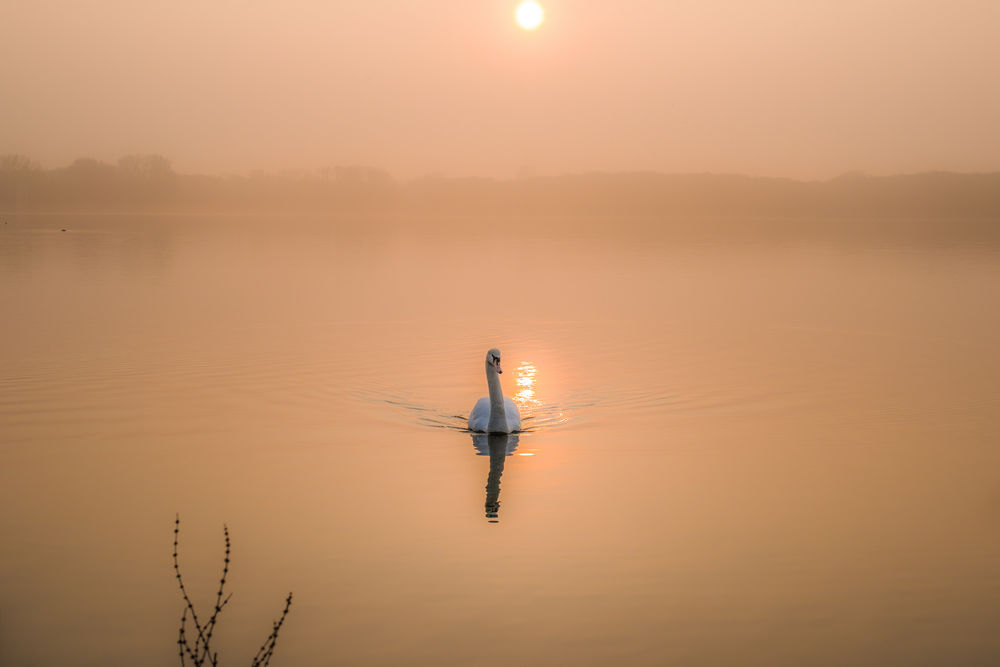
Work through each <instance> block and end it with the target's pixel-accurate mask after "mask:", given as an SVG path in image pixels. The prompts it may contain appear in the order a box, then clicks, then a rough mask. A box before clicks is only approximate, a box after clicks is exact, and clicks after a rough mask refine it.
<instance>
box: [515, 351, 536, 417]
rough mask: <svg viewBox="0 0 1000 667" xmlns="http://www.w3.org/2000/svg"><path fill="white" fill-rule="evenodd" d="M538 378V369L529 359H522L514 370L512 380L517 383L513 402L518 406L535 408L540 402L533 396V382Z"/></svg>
mask: <svg viewBox="0 0 1000 667" xmlns="http://www.w3.org/2000/svg"><path fill="white" fill-rule="evenodd" d="M537 378H538V369H537V368H535V365H534V364H533V363H531V362H530V361H522V362H521V365H520V366H518V367H517V370H516V371H514V382H515V383H516V384H517V393H516V394H514V402H515V403H517V406H518V408H520V409H522V410H523V409H525V408H529V409H530V408H536V407H538V406H540V405H541V404H542V402H541V401H539V400H538V399H537V398H535V383H536V381H537Z"/></svg>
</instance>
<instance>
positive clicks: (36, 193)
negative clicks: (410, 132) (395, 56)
mask: <svg viewBox="0 0 1000 667" xmlns="http://www.w3.org/2000/svg"><path fill="white" fill-rule="evenodd" d="M394 185H395V184H394V182H393V180H392V178H391V177H390V176H389V175H388V174H387V173H385V172H383V171H380V170H377V169H372V168H369V167H363V166H345V167H333V168H326V169H320V170H318V171H315V172H306V171H283V172H278V173H267V172H254V173H252V174H250V175H249V176H203V175H195V174H178V173H177V172H175V171H174V169H173V168H172V166H171V164H170V161H169V160H168V159H167V158H165V157H163V156H162V155H126V156H125V157H123V158H121V159H120V160H118V163H117V164H114V165H112V164H107V163H105V162H100V161H98V160H94V159H92V158H80V159H78V160H76V161H74V162H73V163H72V164H70V165H69V166H67V167H59V168H55V169H43V168H42V167H41V166H40V165H38V164H37V163H36V162H34V161H32V160H31V159H29V158H28V157H26V156H23V155H2V156H0V210H4V211H65V210H69V211H146V210H151V211H175V210H177V211H184V210H191V211H200V210H217V209H258V208H259V209H268V210H273V209H286V208H291V209H324V208H330V207H341V206H349V207H357V206H370V205H375V204H378V203H380V202H385V201H388V200H390V199H391V198H392V193H393V189H394Z"/></svg>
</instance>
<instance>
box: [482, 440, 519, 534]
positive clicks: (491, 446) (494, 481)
mask: <svg viewBox="0 0 1000 667" xmlns="http://www.w3.org/2000/svg"><path fill="white" fill-rule="evenodd" d="M517 442H518V436H517V435H516V434H514V435H507V434H505V433H490V434H486V433H473V434H472V446H473V447H475V448H476V453H477V454H479V455H480V456H489V457H490V474H489V477H487V478H486V520H487V521H489V522H490V523H498V522H499V521H500V477H501V476H502V475H503V466H504V463H505V462H506V460H507V457H508V456H511V455H512V454H513V453H514V452H515V451H516V450H517Z"/></svg>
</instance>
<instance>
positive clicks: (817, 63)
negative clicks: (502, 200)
mask: <svg viewBox="0 0 1000 667" xmlns="http://www.w3.org/2000/svg"><path fill="white" fill-rule="evenodd" d="M516 4H517V2H516V1H515V0H350V1H348V0H325V1H324V0H280V1H279V0H0V153H10V152H20V153H25V154H28V155H29V156H31V157H33V158H34V159H36V160H38V161H40V162H41V163H42V164H43V165H44V166H47V167H54V166H60V165H63V164H67V163H69V162H70V161H72V160H73V159H74V158H77V157H81V156H91V157H97V158H100V159H104V160H108V161H114V160H116V159H117V158H118V157H119V156H121V155H123V154H127V153H136V152H143V153H145V152H155V153H162V154H164V155H166V156H168V157H169V158H171V160H172V161H173V162H174V165H175V167H176V168H177V169H178V170H180V171H201V172H208V173H218V172H227V171H239V172H244V171H248V170H250V169H256V168H262V169H282V168H292V167H303V168H315V167H320V166H325V165H336V164H352V163H364V164H370V165H375V166H381V167H384V168H387V169H388V170H389V171H391V172H392V173H393V174H395V175H397V176H400V177H404V178H405V177H411V176H417V175H421V174H425V173H430V172H443V173H447V174H449V175H488V176H514V175H517V174H519V173H536V174H552V173H560V172H567V171H585V170H626V169H655V170H660V171H668V172H675V171H716V172H742V173H750V174H765V175H787V176H793V177H828V176H833V175H836V174H838V173H840V172H843V171H846V170H851V169H862V170H867V171H871V172H874V173H886V172H900V171H920V170H927V169H951V170H962V171H985V170H998V169H1000V37H998V35H1000V0H614V1H610V0H608V1H606V2H601V1H599V0H547V1H546V0H542V4H543V5H544V6H545V9H546V12H547V17H546V22H545V23H544V24H543V25H542V27H541V28H539V29H538V30H537V31H535V32H527V31H524V30H522V29H520V28H519V27H518V26H517V25H516V23H515V22H514V20H513V15H514V8H515V6H516Z"/></svg>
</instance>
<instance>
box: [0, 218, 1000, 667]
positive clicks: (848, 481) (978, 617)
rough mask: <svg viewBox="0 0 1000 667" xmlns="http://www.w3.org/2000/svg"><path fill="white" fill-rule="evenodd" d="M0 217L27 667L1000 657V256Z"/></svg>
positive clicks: (16, 553) (879, 246) (14, 538)
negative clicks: (487, 399) (192, 614)
mask: <svg viewBox="0 0 1000 667" xmlns="http://www.w3.org/2000/svg"><path fill="white" fill-rule="evenodd" d="M5 218H6V219H7V220H8V224H7V225H5V226H4V227H3V228H2V229H0V308H2V312H3V314H4V318H3V319H4V324H3V326H2V327H0V349H2V350H3V352H2V360H3V362H2V366H0V440H2V445H0V457H2V458H0V461H2V468H0V507H2V510H0V533H2V535H3V536H4V538H3V540H0V662H2V663H3V664H4V665H55V664H59V665H118V664H121V665H125V664H130V665H133V664H144V665H168V664H175V662H176V660H177V657H176V647H175V643H174V642H175V641H176V630H177V625H178V621H179V619H180V613H181V610H182V602H181V599H180V595H179V593H178V592H177V590H176V589H175V587H174V580H173V576H172V569H171V560H170V555H171V542H172V528H173V520H174V515H175V512H177V513H179V514H180V516H181V520H182V531H181V547H180V551H181V565H182V569H183V571H184V572H185V574H186V576H187V579H188V585H189V588H190V589H191V590H192V591H193V592H195V593H196V595H195V601H196V603H198V604H203V605H207V604H208V603H209V601H210V600H211V599H214V590H215V589H214V585H215V580H216V579H217V577H218V569H219V567H220V566H221V559H222V547H223V545H222V525H223V523H226V524H228V526H229V529H230V532H231V535H232V540H233V562H232V569H231V575H230V581H229V586H230V587H231V589H232V590H233V591H234V597H233V600H232V602H231V603H230V606H229V607H228V608H227V609H226V611H225V612H224V614H223V616H222V619H221V621H220V626H219V630H218V634H217V637H218V642H219V643H218V650H219V652H220V656H221V658H222V659H223V660H224V661H226V662H227V663H229V662H234V663H239V662H247V663H249V659H250V657H251V656H252V655H253V654H254V652H255V651H256V649H257V647H258V646H259V645H260V643H261V642H262V641H263V639H264V637H265V636H266V635H267V632H268V631H269V630H270V623H271V621H272V619H274V618H276V616H277V615H278V614H279V613H280V609H281V606H282V602H283V599H284V596H285V594H286V593H287V592H288V591H294V592H295V603H294V604H293V607H292V611H291V614H290V615H289V617H288V620H287V622H286V625H285V627H284V629H283V630H282V636H281V639H280V641H279V644H278V648H277V652H276V655H275V659H274V663H273V664H275V665H306V666H308V665H334V664H352V665H466V664H477V665H507V664H524V665H551V664H578V665H584V664H595V665H597V664H635V665H659V664H686V665H755V664H759V665H801V664H844V665H846V664H850V665H940V664H969V665H971V664H992V663H995V662H997V661H1000V638H998V637H1000V635H998V634H997V632H996V627H997V626H996V621H997V619H998V618H1000V533H998V531H997V526H998V525H1000V521H998V520H1000V453H998V451H997V447H996V443H997V442H998V441H1000V438H998V436H1000V429H998V427H997V424H996V415H997V414H998V410H997V408H998V407H1000V406H998V403H1000V382H998V380H1000V348H998V347H997V344H996V341H997V340H998V338H1000V309H998V308H996V304H997V303H1000V255H998V253H997V250H996V248H995V246H994V245H993V244H989V243H985V244H984V243H968V242H963V243H943V242H941V241H940V238H939V237H937V236H935V237H934V239H933V241H931V240H927V239H924V240H923V241H922V242H920V243H909V242H906V241H905V236H903V237H900V236H898V235H897V236H895V237H889V238H869V237H865V238H844V239H838V238H835V236H836V235H831V234H828V233H824V234H821V235H818V236H815V237H813V238H810V237H808V235H806V236H803V235H801V234H769V235H767V237H766V239H763V240H756V241H755V240H754V235H753V234H751V233H747V232H746V230H744V231H743V233H740V234H727V233H726V232H725V229H720V230H716V231H714V232H711V233H673V232H670V231H669V230H668V231H657V229H658V228H657V227H656V226H655V225H654V226H653V227H648V226H647V227H643V231H642V233H636V234H632V233H622V234H618V233H616V232H615V231H614V230H615V229H616V228H617V222H616V221H603V222H601V223H600V224H597V225H596V227H595V226H584V225H583V223H581V226H580V229H579V230H578V232H579V233H574V227H573V223H572V221H570V222H569V223H567V222H566V221H561V222H560V223H559V224H555V223H553V224H552V225H548V224H546V223H545V221H538V224H529V225H522V226H521V227H518V231H517V233H513V232H511V231H510V230H509V229H507V228H506V227H505V225H504V224H503V221H497V220H490V219H488V218H484V219H483V220H474V219H468V220H447V221H442V222H441V223H440V224H436V223H435V222H434V221H426V220H425V221H420V224H414V225H412V226H410V227H404V228H402V229H400V228H393V229H379V228H378V224H377V221H374V222H373V221H370V220H338V219H330V218H321V217H316V218H309V217H284V218H282V217H267V218H265V217H253V216H215V217H194V216H191V217H184V216H173V217H154V216H5ZM588 224H592V221H591V223H588ZM692 224H693V223H692ZM852 224H853V225H855V226H857V224H858V223H857V222H856V221H855V222H853V223H852ZM894 224H897V226H898V223H894ZM693 228H694V229H696V230H697V229H701V228H698V227H697V226H694V227H693ZM62 229H65V230H66V231H61V230H62ZM476 229H481V230H483V231H482V232H472V231H470V230H476ZM824 229H829V226H828V227H825V228H824ZM428 230H430V231H428ZM546 230H547V231H546ZM674 231H676V230H674ZM688 231H690V230H688ZM900 239H903V240H900ZM494 346H495V347H499V348H500V349H501V350H502V351H503V356H504V367H505V369H506V372H505V373H504V375H503V376H502V380H503V384H504V389H505V392H506V393H507V394H508V395H510V396H513V397H515V398H516V400H518V402H519V403H520V405H521V407H522V412H523V414H524V416H525V417H527V418H528V419H527V420H526V421H525V425H526V427H527V431H526V432H525V433H523V434H520V435H519V436H517V437H515V438H511V439H497V438H494V439H489V438H483V437H477V436H474V435H472V434H470V433H468V432H465V431H463V418H464V416H465V415H467V414H468V411H469V410H470V409H471V407H472V405H473V404H474V402H475V401H476V399H477V398H479V397H480V396H483V395H485V394H486V383H485V376H484V372H483V360H484V356H485V352H486V350H487V349H488V348H490V347H494Z"/></svg>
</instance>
